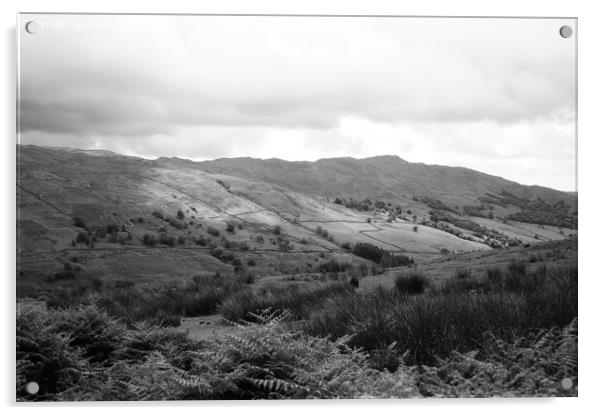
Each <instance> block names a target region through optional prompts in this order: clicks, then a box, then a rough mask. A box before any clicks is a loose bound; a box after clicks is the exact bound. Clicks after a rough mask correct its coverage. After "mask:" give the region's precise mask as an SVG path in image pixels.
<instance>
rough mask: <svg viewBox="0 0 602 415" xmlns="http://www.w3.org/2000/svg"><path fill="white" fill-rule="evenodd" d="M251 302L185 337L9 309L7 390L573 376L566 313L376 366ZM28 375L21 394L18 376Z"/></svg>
mask: <svg viewBox="0 0 602 415" xmlns="http://www.w3.org/2000/svg"><path fill="white" fill-rule="evenodd" d="M288 317H289V316H288V314H287V313H263V314H261V315H256V316H255V317H254V318H255V320H256V321H257V323H250V324H247V325H239V326H238V328H239V331H238V334H237V335H230V336H226V337H224V338H221V339H215V340H210V341H200V342H195V341H191V340H190V339H188V338H187V336H186V334H185V333H183V332H181V331H178V330H177V329H173V328H159V327H156V326H151V325H148V324H138V325H135V326H133V327H130V328H128V327H126V326H125V325H124V324H123V323H121V322H119V321H117V320H115V319H112V318H111V317H109V316H108V315H107V314H106V313H105V312H103V311H102V310H100V309H98V308H97V307H95V306H85V307H79V308H77V309H75V310H54V311H51V312H49V313H47V312H44V311H42V310H41V309H39V308H35V307H23V308H22V309H21V310H20V312H19V315H18V318H17V385H16V386H17V398H18V400H59V401H61V400H165V399H170V400H173V399H178V400H180V399H282V398H407V397H420V396H447V397H454V396H457V397H468V396H552V395H568V396H572V395H575V394H576V393H577V388H576V385H573V386H571V387H570V388H568V389H563V388H561V387H559V382H560V380H562V379H565V378H572V379H576V375H577V362H576V353H577V323H576V320H574V321H572V322H571V323H570V324H569V325H567V326H566V327H565V328H563V329H559V328H554V329H551V330H547V331H542V332H540V333H539V334H537V335H532V336H527V337H520V338H516V339H515V340H514V341H513V342H510V343H508V342H504V341H502V340H500V339H496V338H495V337H493V336H489V337H487V338H486V343H485V346H486V347H485V348H484V349H483V351H481V352H470V353H465V354H461V353H454V354H453V355H452V356H450V357H449V358H448V359H445V360H440V361H439V362H438V364H437V366H407V365H406V364H405V363H404V359H403V357H400V358H398V361H399V367H398V368H397V370H395V371H389V370H387V369H383V370H378V369H377V368H375V367H374V365H373V364H372V362H371V357H370V355H369V354H368V353H365V352H362V351H360V350H358V349H356V348H353V347H352V346H350V344H349V343H350V342H349V341H350V337H348V336H345V337H342V338H340V339H338V340H336V341H333V340H331V339H329V338H324V337H315V336H310V335H307V334H304V333H302V332H299V331H291V330H290V329H287V324H286V320H287V318H288ZM30 381H35V382H37V383H38V384H39V385H40V391H39V393H38V394H36V395H29V394H27V393H26V390H25V385H26V383H27V382H30Z"/></svg>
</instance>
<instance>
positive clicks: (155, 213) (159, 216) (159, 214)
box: [153, 210, 165, 220]
mask: <svg viewBox="0 0 602 415" xmlns="http://www.w3.org/2000/svg"><path fill="white" fill-rule="evenodd" d="M153 216H154V217H155V218H157V219H160V220H163V219H164V218H165V215H164V214H163V212H161V211H159V210H155V211H153Z"/></svg>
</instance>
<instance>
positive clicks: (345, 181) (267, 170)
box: [158, 156, 576, 207]
mask: <svg viewBox="0 0 602 415" xmlns="http://www.w3.org/2000/svg"><path fill="white" fill-rule="evenodd" d="M158 161H159V162H161V163H169V164H170V165H172V166H175V165H177V164H178V162H181V163H185V164H187V165H188V166H190V167H195V166H196V168H198V169H201V170H203V171H206V172H208V173H219V174H227V175H231V176H236V177H244V178H247V179H249V180H253V181H261V182H267V183H273V184H277V185H279V186H283V187H286V188H287V189H290V190H293V191H296V192H301V193H305V194H309V195H320V196H333V195H339V196H342V197H353V198H356V199H358V198H359V199H363V198H375V199H382V200H386V201H393V200H398V201H399V200H404V199H408V198H413V197H414V196H416V197H419V198H420V197H424V196H427V197H430V198H436V199H439V200H442V201H443V202H446V203H448V204H451V205H467V204H474V203H478V202H479V198H481V197H483V196H485V195H487V194H489V193H491V194H501V193H503V192H508V193H511V194H513V195H515V196H517V197H518V198H522V199H538V198H539V199H542V200H544V201H546V202H548V203H551V204H554V203H557V202H560V201H562V202H565V203H567V204H569V205H570V206H572V207H574V206H575V204H576V195H575V194H571V193H568V192H562V191H558V190H554V189H549V188H545V187H541V186H525V185H521V184H519V183H516V182H512V181H509V180H506V179H503V178H501V177H495V176H491V175H488V174H484V173H480V172H478V171H475V170H471V169H467V168H462V167H447V166H438V165H427V164H423V163H410V162H407V161H405V160H403V159H401V158H399V157H397V156H380V157H371V158H366V159H354V158H348V157H347V158H332V159H321V160H318V161H316V162H289V161H284V160H279V159H268V160H260V159H253V158H231V159H218V160H213V161H206V162H201V163H196V164H194V163H190V162H184V161H181V160H177V159H169V160H166V159H159V160H158Z"/></svg>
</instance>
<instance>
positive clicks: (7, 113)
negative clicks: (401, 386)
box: [0, 0, 602, 415]
mask: <svg viewBox="0 0 602 415" xmlns="http://www.w3.org/2000/svg"><path fill="white" fill-rule="evenodd" d="M596 3H597V2H594V1H587V0H572V1H571V0H566V1H557V0H548V1H543V0H542V1H529V2H527V1H525V0H505V1H498V2H495V3H493V2H484V1H478V0H453V1H452V0H447V1H445V0H430V1H425V0H423V1H412V2H400V1H395V0H370V1H360V0H331V1H325V0H323V1H319V0H304V1H302V0H290V1H288V2H284V1H278V0H255V1H253V2H250V1H248V0H247V1H245V0H221V1H219V2H218V1H212V2H211V1H193V0H170V1H158V0H147V1H145V2H134V1H128V0H103V1H102V2H100V1H97V2H88V3H83V2H81V1H80V2H78V1H76V0H54V1H52V2H50V3H49V2H44V1H42V0H22V1H20V2H18V1H16V0H4V1H3V2H2V3H1V4H0V8H1V11H2V13H0V16H1V19H2V32H3V35H4V39H3V40H4V42H3V48H4V50H3V57H4V58H3V59H2V65H1V66H2V71H3V72H2V73H3V76H2V81H3V83H2V84H3V88H4V90H5V93H4V94H3V98H4V99H3V100H2V104H1V105H2V110H1V111H0V117H1V118H2V125H3V126H5V129H4V132H5V134H4V141H3V144H4V146H3V150H4V151H2V153H1V154H2V161H3V163H2V165H3V170H4V171H3V173H4V174H3V175H2V178H3V180H2V182H1V183H2V191H3V196H4V197H3V201H4V203H2V204H1V209H2V219H3V221H4V222H3V223H2V225H3V227H2V228H1V229H2V230H3V231H4V232H3V233H2V238H0V253H1V255H2V261H1V263H2V265H3V267H4V271H5V272H4V273H2V281H3V283H4V287H3V288H4V289H3V290H2V293H3V295H4V301H3V302H2V310H3V311H4V313H3V317H4V319H5V320H4V322H5V323H6V324H4V325H3V327H5V332H4V336H3V339H4V341H2V356H1V359H0V361H1V362H2V365H3V366H4V365H5V366H6V367H3V370H2V371H1V373H2V376H1V378H0V379H1V389H0V390H1V393H2V398H3V399H2V401H1V402H2V403H3V404H4V405H5V406H11V408H9V410H10V411H11V412H12V410H15V409H16V407H17V408H18V409H19V410H21V411H22V410H24V411H26V412H29V411H35V410H38V411H39V410H43V411H44V412H45V413H47V412H48V411H50V413H55V412H60V413H61V414H63V413H64V412H69V411H77V412H81V411H82V410H85V411H86V412H88V411H91V412H92V413H104V412H105V411H106V410H107V407H111V408H112V409H111V410H118V411H121V410H123V411H127V410H130V407H132V406H142V407H143V408H144V411H146V412H149V413H153V414H154V413H157V414H163V413H164V412H165V410H166V408H165V406H171V405H177V406H178V409H177V410H178V411H195V412H198V411H199V410H201V411H206V410H215V411H220V412H221V411H226V413H239V412H240V411H244V412H250V413H261V414H265V413H266V412H270V413H271V412H274V413H282V412H283V411H286V412H287V415H289V414H290V415H292V414H306V413H307V411H324V412H326V411H328V412H333V411H336V412H339V411H341V412H345V413H348V414H349V413H351V414H361V413H364V412H366V411H367V410H369V408H372V407H373V406H376V407H377V408H375V409H376V410H378V411H379V412H387V413H389V412H390V413H393V412H396V413H399V411H407V412H415V411H420V413H421V415H422V413H425V412H426V413H440V412H442V411H444V412H445V414H446V415H447V414H453V413H462V414H468V413H480V414H482V413H483V412H485V411H486V412H487V413H488V415H489V414H498V413H500V414H504V415H507V413H508V412H511V411H512V412H514V411H520V412H522V411H523V410H524V411H525V412H526V411H538V410H539V411H545V413H546V415H547V414H548V413H559V414H560V413H561V414H566V413H568V412H569V411H570V412H579V413H581V412H584V413H589V412H594V410H595V409H594V408H595V407H598V408H599V407H601V406H602V405H601V403H600V402H599V401H600V396H602V394H600V392H599V391H598V390H597V387H598V385H600V384H601V383H602V382H600V380H599V378H600V376H601V375H602V374H601V369H602V367H601V365H600V363H599V361H600V359H599V354H600V351H601V350H602V347H601V346H602V344H601V341H600V340H601V339H602V335H601V334H600V329H599V327H600V324H599V323H598V319H599V316H600V315H601V313H600V311H601V310H600V307H599V306H598V304H599V303H600V300H599V299H598V297H599V296H600V295H601V294H602V291H601V288H602V283H601V281H602V275H601V273H600V272H596V271H597V268H596V265H598V264H597V263H596V259H597V258H596V256H597V255H600V254H599V253H598V251H599V246H600V242H598V239H599V236H598V230H599V227H600V225H599V222H600V220H599V213H598V212H597V210H598V209H597V208H600V207H602V203H599V202H600V201H602V197H601V196H600V190H599V188H600V185H599V178H600V177H602V171H600V166H601V165H602V163H601V160H600V157H602V151H601V150H602V146H601V145H600V140H602V132H601V129H600V124H601V122H602V121H601V116H600V115H601V114H600V113H601V111H602V108H601V104H600V99H601V97H602V88H600V86H601V83H600V74H602V65H601V62H602V54H600V53H599V49H600V44H599V42H600V40H601V39H602V14H601V13H600V12H599V11H600V10H598V8H597V7H596ZM35 11H49V12H87V13H92V12H97V13H102V12H113V13H220V14H221V13H223V14H332V15H341V14H343V15H364V14H369V15H404V16H416V15H436V16H529V17H531V16H562V17H577V18H578V19H579V34H578V35H579V55H578V59H579V67H578V80H579V85H580V88H579V95H578V107H579V114H578V117H579V118H578V119H579V121H578V126H579V149H578V177H579V189H578V190H579V202H580V203H579V204H580V207H579V221H580V226H579V242H580V246H579V266H580V268H581V275H582V276H583V278H582V279H581V280H580V287H579V293H580V297H579V300H580V301H579V316H580V323H581V324H580V333H579V339H580V346H579V360H580V364H579V384H580V388H579V398H572V399H571V398H566V399H559V398H557V399H552V398H544V399H494V400H489V399H488V400H485V399H471V400H465V399H459V400H451V399H443V400H418V401H416V400H410V401H408V400H399V401H365V400H364V401H318V402H316V401H314V402H306V401H294V402H291V401H276V402H272V401H257V402H249V401H245V402H230V401H228V402H192V403H171V404H168V403H106V404H90V403H87V404H86V403H81V404H80V403H78V404H62V405H61V404H51V405H48V404H46V405H44V406H41V405H23V404H19V405H16V404H15V403H14V401H15V394H14V391H15V389H14V377H15V365H14V364H15V355H14V345H15V342H14V329H15V323H14V321H15V320H14V315H15V261H16V258H15V244H16V234H15V223H16V222H15V219H16V209H15V207H16V197H15V196H16V191H15V183H16V165H15V163H16V155H15V148H16V147H15V144H16V131H15V119H16V114H15V102H16V95H15V93H16V53H17V51H16V50H17V48H16V30H15V24H16V13H17V12H35ZM82 407H86V408H85V409H83V408H82ZM118 408H119V409H118Z"/></svg>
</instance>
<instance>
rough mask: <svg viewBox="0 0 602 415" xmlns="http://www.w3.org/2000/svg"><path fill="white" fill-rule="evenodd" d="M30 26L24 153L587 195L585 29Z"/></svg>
mask: <svg viewBox="0 0 602 415" xmlns="http://www.w3.org/2000/svg"><path fill="white" fill-rule="evenodd" d="M31 20H33V21H35V22H36V23H37V31H35V33H34V34H29V33H27V32H26V31H25V23H27V22H28V21H31ZM20 23H21V28H20V33H19V55H20V56H19V116H20V134H19V142H20V143H21V144H36V145H45V146H56V147H75V148H83V149H106V150H111V151H114V152H117V153H121V154H127V155H133V156H140V157H145V158H156V157H162V156H169V157H171V156H177V157H183V158H188V159H192V160H208V159H215V158H221V157H247V156H248V157H257V158H272V157H276V158H281V159H285V160H309V161H313V160H317V159H320V158H329V157H356V158H364V157H371V156H377V155H397V156H399V157H401V158H403V159H405V160H408V161H411V162H422V163H427V164H440V165H449V166H463V167H469V168H472V169H475V170H479V171H482V172H485V173H489V174H493V175H496V176H502V177H504V178H507V179H510V180H514V181H517V182H519V183H523V184H538V185H542V186H547V187H552V188H555V189H560V190H566V191H574V190H576V183H575V180H576V172H575V170H576V148H575V147H576V136H575V122H576V111H575V106H576V102H575V92H576V91H575V80H576V73H575V58H576V40H575V36H572V37H571V38H568V39H565V38H562V37H561V36H560V35H559V28H560V27H561V26H562V25H566V24H568V25H570V26H572V27H573V28H574V27H575V21H574V20H571V19H460V18H456V19H449V18H447V19H445V18H332V17H265V16H264V17H249V16H238V17H232V16H231V17H223V16H119V15H112V16H107V15H22V16H21V22H20Z"/></svg>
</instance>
